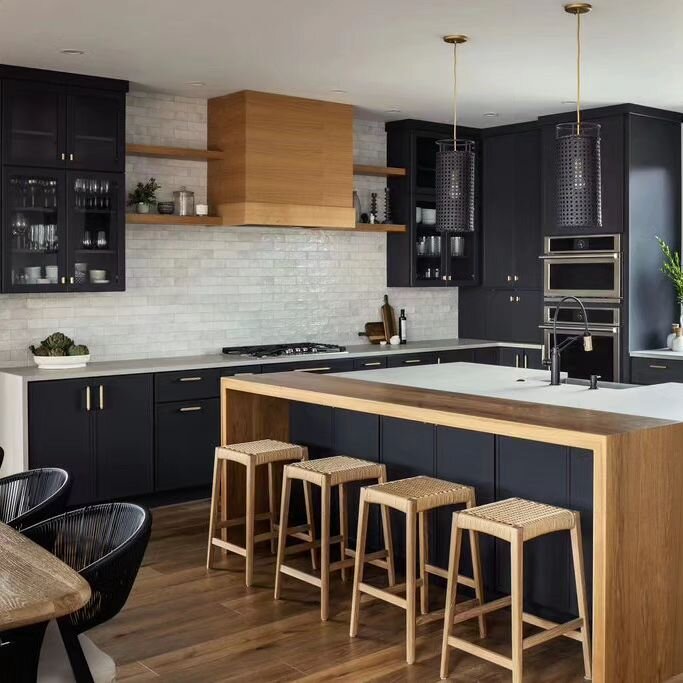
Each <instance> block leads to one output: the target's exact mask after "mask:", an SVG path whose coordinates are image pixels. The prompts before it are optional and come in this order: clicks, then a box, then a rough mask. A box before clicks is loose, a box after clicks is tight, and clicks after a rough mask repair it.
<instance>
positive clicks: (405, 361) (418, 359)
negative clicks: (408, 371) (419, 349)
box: [403, 358, 422, 365]
mask: <svg viewBox="0 0 683 683" xmlns="http://www.w3.org/2000/svg"><path fill="white" fill-rule="evenodd" d="M403 362H404V363H405V364H406V365H408V363H421V362H422V359H421V358H408V359H407V360H404V361H403Z"/></svg>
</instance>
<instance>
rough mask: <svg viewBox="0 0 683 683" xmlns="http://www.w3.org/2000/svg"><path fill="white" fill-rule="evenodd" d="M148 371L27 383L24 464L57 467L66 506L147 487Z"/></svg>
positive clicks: (149, 472) (146, 490)
mask: <svg viewBox="0 0 683 683" xmlns="http://www.w3.org/2000/svg"><path fill="white" fill-rule="evenodd" d="M152 397H153V388H152V376H151V375H122V376H115V377H101V378H92V379H87V380H86V379H79V380H59V381H49V382H33V383H31V384H30V385H29V397H28V410H29V466H30V467H31V468H36V467H63V468H64V469H66V470H67V471H68V472H69V473H70V474H71V476H72V478H73V487H72V489H71V496H70V498H69V505H81V504H84V503H92V502H96V501H103V500H110V499H112V498H125V497H130V496H136V495H140V494H145V493H150V492H151V491H152V486H153V482H152V453H153V451H152V444H153V430H154V427H153V412H152V405H153V403H152V400H153V399H152Z"/></svg>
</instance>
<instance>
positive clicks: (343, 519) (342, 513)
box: [339, 484, 349, 582]
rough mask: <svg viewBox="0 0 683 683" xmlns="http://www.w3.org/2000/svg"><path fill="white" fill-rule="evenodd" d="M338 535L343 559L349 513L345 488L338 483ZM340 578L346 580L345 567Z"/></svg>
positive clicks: (347, 536) (344, 557) (343, 558)
mask: <svg viewBox="0 0 683 683" xmlns="http://www.w3.org/2000/svg"><path fill="white" fill-rule="evenodd" d="M339 535H340V536H341V543H340V544H339V552H340V559H341V560H345V559H346V547H347V543H348V538H349V515H348V510H347V509H346V489H345V488H344V484H339ZM341 579H342V581H344V582H346V567H342V570H341Z"/></svg>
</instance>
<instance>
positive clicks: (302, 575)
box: [280, 564, 322, 588]
mask: <svg viewBox="0 0 683 683" xmlns="http://www.w3.org/2000/svg"><path fill="white" fill-rule="evenodd" d="M280 571H281V572H282V573H283V574H287V576H292V577H294V578H295V579H299V581H304V582H305V583H310V584H311V585H312V586H316V587H317V588H320V587H321V586H322V581H321V580H320V579H319V578H318V577H317V576H313V574H308V573H307V572H302V571H301V570H300V569H295V568H294V567H290V566H289V565H286V564H281V565H280Z"/></svg>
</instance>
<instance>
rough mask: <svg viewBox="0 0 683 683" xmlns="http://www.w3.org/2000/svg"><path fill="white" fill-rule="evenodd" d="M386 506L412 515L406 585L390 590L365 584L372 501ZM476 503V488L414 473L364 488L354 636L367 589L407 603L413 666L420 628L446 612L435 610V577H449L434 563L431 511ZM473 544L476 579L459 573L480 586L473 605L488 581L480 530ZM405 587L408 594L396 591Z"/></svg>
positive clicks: (409, 518) (482, 627) (393, 601)
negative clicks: (431, 593)
mask: <svg viewBox="0 0 683 683" xmlns="http://www.w3.org/2000/svg"><path fill="white" fill-rule="evenodd" d="M372 503H375V504H377V505H380V506H381V509H382V510H386V509H387V507H390V508H393V509H395V510H398V511H400V512H403V513H405V515H406V581H405V583H404V584H400V585H395V586H393V587H390V588H389V589H388V590H387V589H382V588H376V587H375V586H371V585H369V584H367V583H364V582H363V568H364V560H365V554H364V553H365V538H366V534H367V527H368V514H369V507H370V504H372ZM475 504H476V502H475V492H474V489H473V488H472V487H471V486H466V485H464V484H456V483H453V482H450V481H443V480H441V479H433V478H432V477H425V476H419V477H410V478H408V479H399V480H397V481H390V482H389V483H387V484H377V485H375V486H366V487H363V489H362V490H361V497H360V511H359V514H358V543H357V551H356V566H355V571H354V575H353V601H352V604H351V627H350V631H349V632H350V635H351V637H352V638H353V637H355V636H356V634H357V633H358V622H359V618H360V599H361V593H366V594H368V595H371V596H372V597H374V598H378V599H380V600H384V601H385V602H390V603H391V604H392V605H396V606H397V607H401V608H402V609H404V610H405V611H406V661H407V662H408V664H412V663H413V662H414V661H415V630H416V627H417V626H418V625H420V624H423V623H427V622H430V621H435V620H437V619H442V618H443V615H444V611H443V610H439V611H438V612H432V613H430V612H429V575H430V574H433V575H435V576H440V577H442V578H446V577H447V572H446V570H445V569H441V568H440V567H436V566H434V565H432V564H429V532H428V528H429V524H428V522H429V517H428V515H429V512H430V510H435V509H437V508H440V507H444V506H446V505H465V506H466V507H467V508H472V507H474V505H475ZM416 525H417V526H418V527H419V563H420V577H419V579H416V577H415V563H416V557H415V555H416V548H415V527H416ZM470 541H471V548H472V567H473V573H474V577H473V578H469V577H467V576H460V575H459V576H458V582H459V583H461V584H463V585H465V586H469V587H470V588H474V591H475V596H476V599H475V600H474V601H473V604H477V605H479V604H482V602H483V592H482V580H481V563H480V558H479V544H478V539H477V537H476V534H472V535H471V537H470ZM417 588H419V589H420V612H421V615H422V616H421V617H420V618H417V617H416V614H415V612H416V606H415V592H416V590H417ZM401 591H405V597H400V596H399V595H396V593H398V592H401ZM479 630H480V633H481V637H482V638H484V637H485V636H486V624H485V621H484V615H483V614H482V615H481V617H480V618H479Z"/></svg>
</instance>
